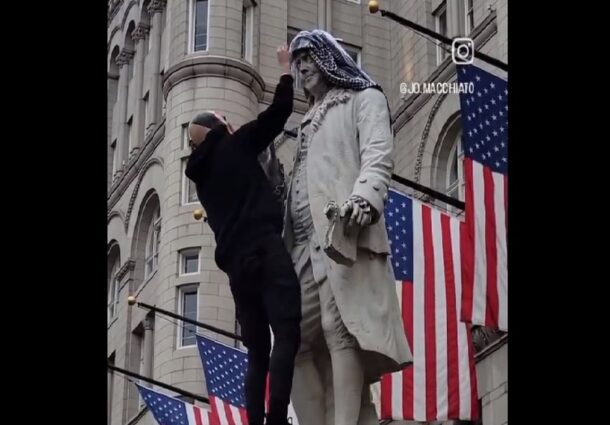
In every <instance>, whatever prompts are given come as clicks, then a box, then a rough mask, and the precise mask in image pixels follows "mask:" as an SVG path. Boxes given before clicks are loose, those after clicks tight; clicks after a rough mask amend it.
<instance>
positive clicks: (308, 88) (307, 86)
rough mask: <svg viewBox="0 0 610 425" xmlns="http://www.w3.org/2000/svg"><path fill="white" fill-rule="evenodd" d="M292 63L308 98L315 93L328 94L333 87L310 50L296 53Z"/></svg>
mask: <svg viewBox="0 0 610 425" xmlns="http://www.w3.org/2000/svg"><path fill="white" fill-rule="evenodd" d="M292 62H293V69H294V70H295V72H296V78H298V79H300V80H301V87H303V91H304V92H305V96H307V97H308V98H309V97H310V95H312V94H314V93H315V94H317V93H322V92H326V91H328V89H329V88H330V87H332V84H330V83H329V82H328V81H327V80H326V78H325V77H324V75H323V74H322V72H321V71H320V68H318V65H316V63H315V61H314V59H313V57H312V55H311V54H310V52H309V50H307V49H301V50H298V51H297V52H295V54H294V55H293V57H292Z"/></svg>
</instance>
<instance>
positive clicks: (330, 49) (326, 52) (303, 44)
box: [290, 30, 383, 91]
mask: <svg viewBox="0 0 610 425" xmlns="http://www.w3.org/2000/svg"><path fill="white" fill-rule="evenodd" d="M299 50H307V52H308V53H309V55H310V56H311V58H312V59H313V61H314V62H315V64H316V65H317V66H318V69H319V70H320V72H321V73H322V74H323V75H324V77H325V78H326V79H327V81H328V82H329V83H331V84H332V85H334V86H337V87H341V88H345V89H353V90H357V91H360V90H364V89H367V88H369V87H373V88H376V89H379V90H381V86H379V84H377V83H376V82H375V81H373V79H372V78H371V77H369V76H368V75H367V74H366V72H364V71H363V70H362V69H360V68H359V67H358V65H357V64H356V62H354V60H353V59H352V58H351V57H350V56H349V55H348V54H347V52H346V51H345V50H344V49H343V47H341V45H340V44H339V43H337V40H335V38H334V37H333V36H332V35H330V34H329V33H327V32H326V31H323V30H313V31H301V32H299V33H298V34H297V35H296V37H294V39H293V40H292V43H290V53H291V55H294V53H295V52H296V51H299ZM381 91H383V90H381Z"/></svg>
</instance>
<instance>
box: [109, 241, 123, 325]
mask: <svg viewBox="0 0 610 425" xmlns="http://www.w3.org/2000/svg"><path fill="white" fill-rule="evenodd" d="M119 257H120V256H119V252H118V247H117V248H114V249H113V250H112V251H111V254H110V256H109V264H111V266H110V270H109V272H108V285H107V287H108V322H109V323H110V321H111V320H112V319H114V318H115V317H116V315H117V313H118V307H119V280H118V279H117V276H116V274H117V272H118V271H119V268H120V258H119Z"/></svg>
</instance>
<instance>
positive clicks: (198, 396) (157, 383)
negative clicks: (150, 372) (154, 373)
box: [107, 363, 210, 404]
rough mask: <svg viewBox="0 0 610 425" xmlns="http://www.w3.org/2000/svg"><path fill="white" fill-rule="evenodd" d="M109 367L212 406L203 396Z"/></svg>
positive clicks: (118, 368) (115, 367)
mask: <svg viewBox="0 0 610 425" xmlns="http://www.w3.org/2000/svg"><path fill="white" fill-rule="evenodd" d="M107 367H108V369H110V370H113V371H115V372H119V373H122V374H123V375H127V376H131V377H132V378H137V379H139V380H141V381H145V382H148V383H150V384H153V385H156V386H158V387H161V388H165V389H166V390H170V391H173V392H175V393H177V394H180V395H182V396H185V397H190V398H192V399H195V400H199V401H202V402H204V403H208V404H210V400H209V399H208V398H207V397H204V396H202V395H198V394H193V393H192V392H190V391H186V390H182V389H180V388H177V387H174V386H173V385H169V384H164V383H163V382H159V381H157V380H155V379H152V378H147V377H146V376H142V375H140V374H139V373H135V372H131V371H129V370H127V369H123V368H120V367H117V366H115V365H112V364H110V363H108V365H107Z"/></svg>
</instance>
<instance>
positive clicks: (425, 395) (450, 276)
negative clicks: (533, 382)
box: [378, 189, 479, 421]
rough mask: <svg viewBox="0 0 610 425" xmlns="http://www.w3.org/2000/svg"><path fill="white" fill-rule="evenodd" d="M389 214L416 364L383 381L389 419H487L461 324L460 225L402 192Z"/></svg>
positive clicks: (393, 195) (393, 197) (392, 198)
mask: <svg viewBox="0 0 610 425" xmlns="http://www.w3.org/2000/svg"><path fill="white" fill-rule="evenodd" d="M388 202H389V203H388V205H387V207H386V210H385V218H386V226H387V230H388V236H389V237H390V243H391V246H392V267H393V269H394V275H395V277H396V280H397V285H396V289H397V294H398V299H399V301H400V306H401V311H402V317H403V323H404V327H405V332H406V335H407V340H408V341H409V345H410V347H411V350H412V352H413V364H412V365H410V366H408V367H407V368H405V369H404V370H402V371H400V372H396V373H393V374H389V375H385V376H383V377H382V379H381V390H380V401H379V405H380V406H378V407H379V410H380V415H381V418H382V419H394V420H415V421H436V420H448V419H461V420H476V419H477V418H478V417H479V405H478V401H477V382H476V371H475V362H474V347H473V345H472V337H471V334H470V325H469V324H466V323H464V322H461V321H460V317H459V306H460V302H459V300H460V297H461V288H462V285H461V270H460V264H461V263H460V247H459V242H460V238H459V235H460V227H459V226H460V224H461V223H460V221H459V220H458V219H457V218H454V217H451V216H449V215H447V214H443V213H441V212H439V211H438V210H435V209H433V208H430V207H429V206H426V205H423V204H421V203H420V202H418V201H415V200H413V199H411V198H409V197H407V196H405V195H403V194H401V193H399V192H397V191H395V190H394V189H391V190H390V195H389V200H388Z"/></svg>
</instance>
